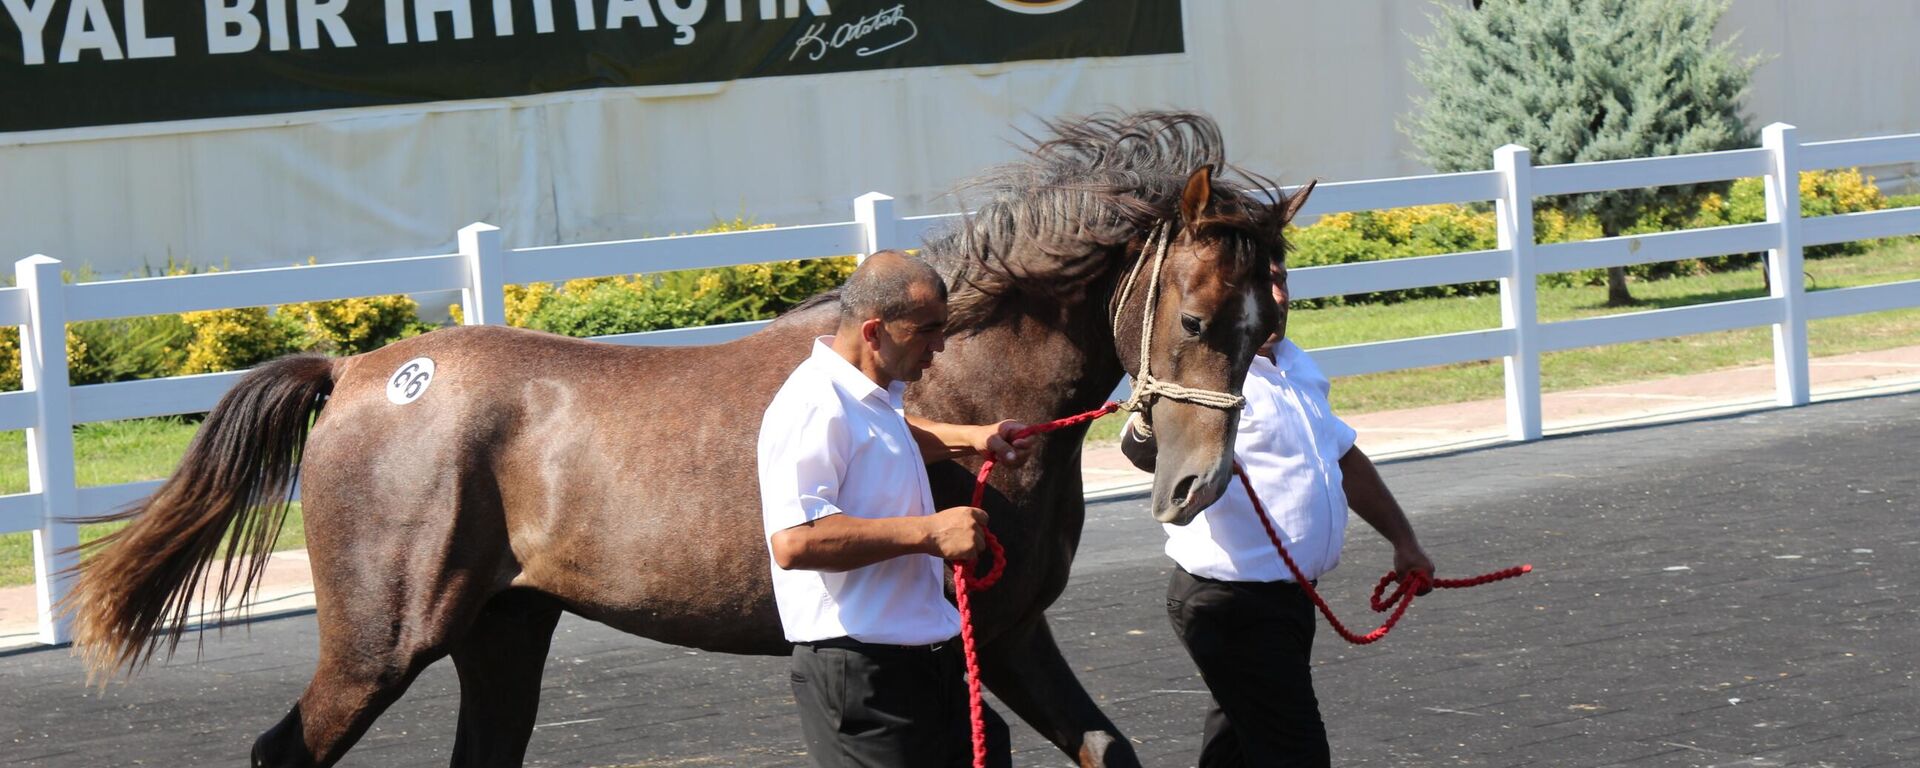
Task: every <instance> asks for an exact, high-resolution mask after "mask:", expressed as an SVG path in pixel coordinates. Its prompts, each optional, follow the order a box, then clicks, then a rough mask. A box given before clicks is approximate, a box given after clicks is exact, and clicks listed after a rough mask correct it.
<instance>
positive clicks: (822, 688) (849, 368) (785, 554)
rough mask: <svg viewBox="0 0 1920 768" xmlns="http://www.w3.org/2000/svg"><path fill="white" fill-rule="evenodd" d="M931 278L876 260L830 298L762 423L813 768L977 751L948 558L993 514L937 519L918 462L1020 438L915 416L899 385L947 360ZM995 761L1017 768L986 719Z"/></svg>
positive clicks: (919, 760)
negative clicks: (836, 304) (828, 315)
mask: <svg viewBox="0 0 1920 768" xmlns="http://www.w3.org/2000/svg"><path fill="white" fill-rule="evenodd" d="M946 325H947V289H946V284H945V282H943V281H942V280H941V279H940V275H939V273H937V272H935V271H934V269H933V268H932V267H930V266H928V265H927V264H926V262H923V261H920V260H919V259H916V258H914V257H912V256H909V255H907V254H904V253H901V252H899V251H881V252H879V253H875V254H873V255H872V256H871V257H869V258H868V259H867V260H866V261H865V262H864V263H862V264H861V265H860V267H859V268H858V269H856V270H854V273H853V276H852V277H850V278H848V280H847V284H846V285H845V286H844V287H843V288H842V289H841V292H840V323H839V326H838V327H837V328H836V330H835V331H834V334H833V335H832V336H821V337H819V338H817V339H815V340H814V342H813V351H812V354H811V355H809V356H808V357H807V359H806V360H805V361H804V362H802V363H801V364H800V367H799V368H797V369H795V370H794V372H793V374H792V375H791V376H789V377H788V378H787V381H786V384H785V385H783V386H782V387H781V388H780V392H779V393H778V394H776V395H774V398H773V403H772V404H771V405H769V406H767V412H766V415H765V416H764V417H763V418H762V420H761V422H760V443H759V458H760V505H761V513H762V515H763V516H764V519H765V525H766V535H767V549H768V552H769V553H770V554H771V555H772V560H773V565H772V570H773V593H774V601H775V602H776V603H777V604H778V605H779V608H780V623H781V626H782V627H783V628H784V630H785V632H786V637H787V639H788V640H790V641H792V642H793V643H794V648H793V667H792V680H793V696H794V700H795V702H796V703H798V704H799V707H800V724H801V731H802V732H803V734H804V736H805V738H806V742H807V753H808V755H809V756H810V757H811V758H812V761H813V764H814V765H816V766H827V767H837V766H907V765H913V766H949V765H950V766H965V765H969V764H970V759H971V756H972V742H971V739H970V738H969V735H970V733H969V732H970V727H969V725H970V724H969V721H968V718H967V688H966V683H965V680H964V677H963V676H964V669H963V667H964V662H963V660H962V658H961V654H960V650H959V644H958V642H956V641H955V638H956V636H957V635H958V634H959V632H960V616H959V613H958V612H956V611H955V610H954V607H953V604H952V603H949V602H947V598H946V588H945V584H946V570H945V565H944V561H947V560H971V559H973V558H974V557H975V556H977V555H978V554H979V553H980V550H981V549H983V548H984V546H985V541H986V538H985V530H986V522H987V513H986V512H984V511H982V510H980V509H977V508H974V507H952V508H949V509H944V510H935V509H934V506H933V495H932V493H931V490H930V488H929V486H928V483H927V472H926V465H927V464H929V463H932V462H936V461H943V460H946V459H950V458H955V457H959V456H967V455H976V454H977V455H983V456H993V457H995V458H997V459H999V460H1000V461H1002V462H1009V463H1013V464H1019V463H1021V462H1024V461H1025V460H1026V458H1027V454H1028V452H1029V450H1030V448H1031V442H1032V439H1031V438H1023V439H1020V440H1013V439H1012V436H1013V434H1014V433H1015V432H1017V431H1019V430H1020V429H1022V428H1023V427H1024V425H1022V424H1019V423H1017V422H1012V421H1002V422H999V423H997V424H985V425H957V424H940V423H936V422H929V421H925V420H921V419H914V418H908V417H907V416H906V415H905V410H904V406H903V404H902V399H901V398H902V395H903V394H904V392H905V389H906V382H909V381H915V380H917V379H919V378H920V375H921V372H923V371H925V370H926V369H927V368H928V367H930V366H931V365H933V356H934V355H936V354H938V353H939V352H940V351H941V350H942V349H943V348H945V346H946ZM987 720H988V732H989V733H988V741H989V743H990V745H991V749H990V754H992V755H994V758H993V761H992V764H995V765H1001V766H1005V765H1008V764H1009V762H1010V757H1009V751H1008V748H1007V727H1006V723H1005V721H1003V720H1001V719H1000V716H999V715H998V714H996V713H993V712H992V711H991V710H989V711H988V713H987Z"/></svg>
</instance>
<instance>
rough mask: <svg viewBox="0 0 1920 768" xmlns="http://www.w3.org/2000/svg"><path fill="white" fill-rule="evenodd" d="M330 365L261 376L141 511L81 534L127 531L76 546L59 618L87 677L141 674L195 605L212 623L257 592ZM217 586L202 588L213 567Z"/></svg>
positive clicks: (282, 362)
mask: <svg viewBox="0 0 1920 768" xmlns="http://www.w3.org/2000/svg"><path fill="white" fill-rule="evenodd" d="M333 378H334V371H333V361H332V360H330V359H328V358H326V357H322V356H319V355H295V356H291V357H284V358H281V359H279V360H275V361H273V362H270V363H267V364H265V365H261V366H259V367H257V368H255V369H253V370H252V371H250V372H248V373H247V375H246V376H244V377H242V378H241V379H240V382H239V383H238V384H235V385H234V387H233V389H232V390H231V391H229V392H227V394H226V396H224V397H222V398H220V402H219V403H218V404H217V405H215V406H214V407H213V411H212V412H211V413H209V414H207V419H206V422H205V423H203V424H202V425H201V426H200V430H199V432H198V433H196V434H195V435H194V437H193V442H192V444H190V445H189V446H187V454H186V457H185V458H184V459H182V460H181V462H180V467H179V469H176V470H174V472H173V476H172V477H169V478H167V480H166V482H164V483H162V484H161V486H160V488H159V490H156V491H154V493H153V495H152V496H149V497H147V499H146V500H144V501H142V502H140V503H139V504H137V505H135V506H133V507H130V508H128V509H126V510H123V511H120V512H116V513H114V514H111V515H107V516H105V517H100V518H93V519H89V520H86V521H84V522H102V521H108V520H124V519H132V521H133V522H132V523H131V524H129V525H128V526H127V527H125V528H122V529H120V530H118V531H115V532H113V533H111V534H108V535H107V536H105V537H103V538H101V539H99V540H97V541H94V542H92V543H89V544H87V545H85V547H84V549H87V550H98V551H94V552H91V554H92V555H93V556H92V557H90V558H87V559H85V560H83V562H82V563H81V565H80V567H79V578H78V580H77V581H76V583H75V585H74V591H73V593H72V594H71V595H69V596H68V597H67V599H66V601H65V603H64V604H63V606H62V610H64V611H66V612H67V613H68V614H70V615H71V616H72V617H73V619H74V624H73V637H74V645H75V647H76V648H78V649H79V650H80V652H81V653H82V654H83V655H84V656H85V658H86V661H87V665H88V667H89V668H90V669H91V670H92V672H93V673H95V674H111V673H112V672H113V671H115V670H118V669H121V668H125V670H126V671H127V672H128V673H129V674H131V673H132V672H133V671H135V670H137V669H139V668H140V667H142V666H144V665H145V664H146V663H147V662H148V661H150V660H151V659H152V658H153V656H154V654H155V653H156V652H157V651H158V650H159V648H160V645H161V643H162V642H165V643H166V644H167V653H168V654H171V653H173V651H174V649H176V648H177V647H178V646H179V644H180V636H181V634H182V633H184V632H185V631H186V624H187V619H188V617H189V615H190V613H191V611H192V608H193V604H194V602H195V599H196V598H197V597H204V596H205V595H206V594H207V592H208V591H209V590H210V589H211V590H212V591H213V593H214V596H215V598H216V599H217V600H218V601H219V603H218V606H219V607H218V608H217V609H216V610H217V611H219V615H224V610H225V608H226V607H227V606H228V605H231V604H232V603H229V600H230V599H232V598H236V597H237V598H239V599H240V600H241V601H244V600H245V599H246V598H247V597H248V596H249V595H251V594H252V593H253V591H254V589H255V588H256V587H258V586H259V584H260V577H261V575H262V573H263V571H264V569H265V567H266V563H267V556H268V555H269V554H270V553H272V551H273V542H274V539H275V538H277V537H278V536H279V534H280V526H281V524H282V523H283V522H284V521H285V520H286V515H287V508H288V506H289V505H290V504H291V503H292V499H291V497H292V494H293V484H294V480H295V478H296V477H298V476H299V471H300V452H301V448H302V446H303V445H305V443H306V441H307V432H308V430H309V429H310V428H311V427H312V425H313V421H314V419H315V417H316V416H317V415H318V414H319V412H320V407H321V405H322V404H323V403H324V402H325V400H326V397H327V394H328V393H329V392H331V391H332V390H333ZM223 543H224V545H225V546H224V549H225V552H224V555H225V557H224V560H223V562H222V563H221V566H220V579H219V581H218V586H217V587H214V586H213V585H214V582H212V581H210V580H208V579H207V578H206V577H207V574H208V571H209V570H211V568H212V565H213V561H214V560H215V559H216V558H219V557H221V555H222V554H223V553H222V551H221V550H222V549H223V547H222V544H223Z"/></svg>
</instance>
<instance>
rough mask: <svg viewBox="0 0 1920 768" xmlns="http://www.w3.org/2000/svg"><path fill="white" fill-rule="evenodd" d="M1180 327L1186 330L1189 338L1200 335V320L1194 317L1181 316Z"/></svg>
mask: <svg viewBox="0 0 1920 768" xmlns="http://www.w3.org/2000/svg"><path fill="white" fill-rule="evenodd" d="M1180 327H1181V328H1185V329H1186V331H1187V335H1188V336H1198V335H1200V318H1197V317H1194V316H1193V315H1184V314H1183V315H1181V316H1180Z"/></svg>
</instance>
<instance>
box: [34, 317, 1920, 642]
mask: <svg viewBox="0 0 1920 768" xmlns="http://www.w3.org/2000/svg"><path fill="white" fill-rule="evenodd" d="M1810 370H1811V375H1812V383H1813V392H1814V399H1815V400H1816V401H1822V400H1832V399H1840V398H1850V397H1861V396H1866V395H1873V394H1882V393H1888V392H1900V391H1909V390H1914V389H1920V346H1911V347H1901V348H1897V349H1889V350H1881V351H1877V352H1863V353H1857V354H1850V355H1840V356H1834V357H1824V358H1816V359H1814V360H1813V361H1812V363H1811V364H1810ZM1772 403H1773V368H1772V366H1770V365H1760V366H1750V367H1746V368H1736V369H1730V370H1725V371H1716V372H1713V373H1704V374H1696V375H1691V376H1679V377H1673V378H1667V379H1659V380H1655V381H1647V382H1640V383H1635V384H1621V385H1614V386H1607V387H1595V388H1592V389H1582V390H1574V391H1569V392H1555V393H1550V394H1547V395H1545V396H1544V397H1543V398H1542V411H1543V414H1544V416H1545V422H1546V423H1545V428H1546V432H1547V434H1549V435H1555V434H1572V433H1579V432H1585V431H1593V430H1597V429H1606V428H1610V427H1618V426H1624V425H1630V424H1647V423H1660V422H1668V421H1682V420H1689V419H1699V418H1704V417H1707V416H1713V415H1719V414H1725V413H1733V412H1739V411H1749V410H1756V409H1763V408H1768V407H1770V406H1771V405H1772ZM1505 409H1506V404H1505V402H1504V401H1502V400H1484V401H1477V402H1468V403H1458V404H1452V405H1437V406H1430V407H1426V408H1412V409H1406V410H1397V411H1381V412H1377V413H1368V414H1360V415H1355V416H1350V417H1348V419H1347V420H1348V422H1349V423H1351V424H1352V425H1353V426H1354V428H1355V429H1357V430H1359V432H1360V438H1359V445H1360V447H1361V448H1362V449H1363V450H1365V451H1367V453H1368V454H1369V455H1371V456H1373V457H1375V458H1376V459H1377V460H1381V461H1390V460H1395V459H1404V458H1410V457H1414V456H1423V455H1431V454H1436V453H1445V452H1451V451H1459V450H1464V449H1469V448H1476V447H1484V446H1490V445H1496V444H1499V443H1502V442H1504V441H1505V434H1506V426H1505V425H1506V410H1505ZM1081 472H1082V474H1083V477H1084V480H1085V486H1086V490H1087V494H1088V498H1090V499H1100V498H1107V497H1111V496H1116V495H1126V494H1129V493H1133V492H1136V491H1138V490H1140V489H1141V488H1143V487H1144V486H1145V484H1146V483H1147V482H1149V480H1150V476H1149V475H1147V474H1146V473H1143V472H1140V471H1138V470H1136V469H1134V468H1133V467H1132V465H1130V464H1128V463H1127V461H1126V459H1125V457H1123V456H1121V455H1120V452H1119V450H1118V448H1117V447H1116V446H1114V445H1112V444H1107V445H1092V446H1089V447H1088V449H1087V451H1086V454H1085V456H1084V458H1083V459H1082V466H1081ZM310 581H311V576H310V575H309V573H308V570H307V562H306V552H305V551H293V552H282V553H278V554H275V555H274V556H273V558H272V560H271V561H270V562H269V563H268V567H267V573H266V577H265V579H264V580H263V582H262V586H261V589H260V593H259V596H258V600H256V602H255V608H254V613H255V615H271V614H275V613H282V612H286V611H298V610H305V609H309V608H311V607H312V606H313V592H312V586H311V583H310ZM35 621H36V619H35V613H34V601H33V589H32V587H30V586H28V587H5V588H0V649H5V648H12V647H21V646H26V645H32V644H34V643H35V642H36V640H35V632H36V630H35V626H36V625H35Z"/></svg>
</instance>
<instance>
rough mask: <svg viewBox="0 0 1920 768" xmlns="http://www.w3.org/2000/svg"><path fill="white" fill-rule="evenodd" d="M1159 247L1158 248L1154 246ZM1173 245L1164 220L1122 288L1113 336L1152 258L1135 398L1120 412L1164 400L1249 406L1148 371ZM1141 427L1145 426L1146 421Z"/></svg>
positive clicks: (1236, 397) (1232, 397)
mask: <svg viewBox="0 0 1920 768" xmlns="http://www.w3.org/2000/svg"><path fill="white" fill-rule="evenodd" d="M1156 243H1157V244H1158V247H1155V244H1156ZM1172 245H1173V222H1172V220H1163V221H1161V222H1160V223H1159V224H1157V225H1155V226H1154V228H1153V231H1152V232H1151V233H1149V234H1148V235H1147V244H1146V246H1145V248H1143V249H1142V250H1141V252H1140V258H1139V259H1137V260H1135V261H1134V262H1133V268H1132V269H1130V270H1128V271H1127V278H1126V281H1125V282H1123V283H1121V285H1120V300H1119V301H1117V302H1115V307H1114V312H1113V327H1114V332H1115V333H1118V332H1119V329H1120V313H1121V312H1123V311H1125V310H1126V307H1127V298H1128V297H1129V296H1131V295H1132V293H1133V284H1134V281H1135V279H1136V278H1138V277H1139V275H1140V268H1141V267H1143V266H1146V263H1147V254H1148V253H1149V252H1151V253H1152V254H1153V272H1152V273H1151V274H1149V275H1148V276H1147V292H1146V301H1145V303H1144V304H1142V306H1141V319H1140V367H1139V372H1138V373H1135V374H1134V376H1133V395H1132V396H1131V397H1128V398H1127V401H1126V402H1124V403H1121V404H1120V409H1121V410H1124V411H1133V412H1136V413H1140V412H1144V411H1145V410H1146V409H1147V407H1148V406H1151V405H1152V404H1153V398H1155V397H1164V398H1167V399H1169V400H1179V401H1181V402H1183V403H1192V404H1194V405H1200V406H1205V407H1208V408H1218V409H1220V410H1223V411H1231V410H1233V409H1236V408H1239V407H1240V406H1241V405H1242V404H1243V403H1245V402H1247V399H1246V398H1245V397H1242V396H1240V395H1238V394H1235V393H1232V392H1218V391H1214V390H1210V389H1195V388H1193V387H1183V386H1181V385H1179V384H1175V383H1173V382H1170V381H1161V380H1160V379H1156V378H1154V377H1153V373H1152V372H1151V371H1150V370H1149V364H1150V361H1151V360H1152V359H1153V319H1154V309H1155V307H1156V306H1157V305H1158V304H1159V300H1160V268H1161V267H1162V266H1164V265H1165V264H1166V263H1167V251H1168V250H1169V249H1170V248H1171V247H1172ZM1140 426H1143V427H1144V426H1146V423H1145V422H1144V421H1141V422H1140Z"/></svg>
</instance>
